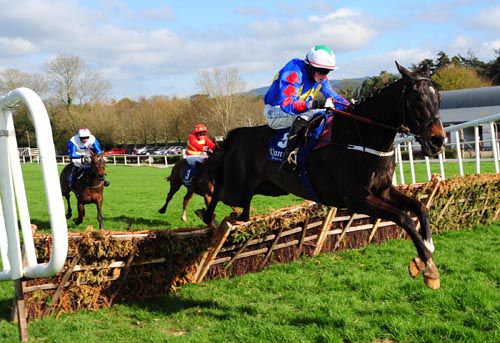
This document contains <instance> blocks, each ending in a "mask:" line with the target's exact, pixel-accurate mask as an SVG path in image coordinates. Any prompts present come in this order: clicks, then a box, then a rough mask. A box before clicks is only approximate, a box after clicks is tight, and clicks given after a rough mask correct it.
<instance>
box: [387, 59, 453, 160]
mask: <svg viewBox="0 0 500 343" xmlns="http://www.w3.org/2000/svg"><path fill="white" fill-rule="evenodd" d="M396 66H397V68H398V70H399V72H400V73H401V75H403V82H404V90H403V92H404V94H403V97H402V104H401V109H400V110H401V111H402V115H403V118H402V119H403V124H404V125H407V126H408V128H409V130H410V132H411V133H413V134H414V135H415V138H416V139H417V141H418V142H419V143H420V145H421V146H422V151H423V152H424V154H425V155H427V156H434V155H436V154H437V153H439V151H440V150H441V148H442V147H443V144H444V141H445V138H446V134H445V132H444V129H443V124H442V123H441V120H440V118H439V103H440V101H441V97H440V95H439V93H438V91H437V90H436V89H435V88H434V87H433V86H432V81H431V79H430V72H429V68H428V67H424V68H422V69H421V70H418V71H415V72H411V71H409V70H408V69H406V68H405V67H403V66H400V65H399V64H398V62H396Z"/></svg>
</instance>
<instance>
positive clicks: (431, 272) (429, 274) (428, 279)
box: [424, 258, 441, 289]
mask: <svg viewBox="0 0 500 343" xmlns="http://www.w3.org/2000/svg"><path fill="white" fill-rule="evenodd" d="M440 280H441V276H440V275H439V271H438V270H437V267H436V265H435V264H434V261H432V258H430V259H428V260H427V263H426V269H425V272H424V282H425V284H426V285H427V287H429V288H431V289H438V288H439V287H441V281H440Z"/></svg>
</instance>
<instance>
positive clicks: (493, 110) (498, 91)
mask: <svg viewBox="0 0 500 343" xmlns="http://www.w3.org/2000/svg"><path fill="white" fill-rule="evenodd" d="M440 94H441V106H440V110H439V112H440V114H441V121H442V122H443V125H444V126H445V127H447V126H450V125H455V124H460V123H464V122H468V121H471V120H475V119H480V118H483V117H487V116H491V115H494V114H500V86H494V87H481V88H469V89H460V90H453V91H443V92H440ZM499 122H500V121H497V124H498V123H499ZM496 131H497V137H499V134H498V131H499V130H498V125H497V126H496ZM479 135H480V137H481V141H485V144H484V148H491V143H490V142H491V130H490V126H489V125H488V124H485V125H480V126H479ZM461 140H462V141H463V142H465V147H466V148H467V146H468V145H470V146H471V147H472V146H473V142H474V128H473V127H471V128H467V129H463V130H462V132H461ZM448 142H449V143H451V144H453V143H454V142H455V137H454V136H453V135H452V136H451V137H448ZM468 142H470V143H468Z"/></svg>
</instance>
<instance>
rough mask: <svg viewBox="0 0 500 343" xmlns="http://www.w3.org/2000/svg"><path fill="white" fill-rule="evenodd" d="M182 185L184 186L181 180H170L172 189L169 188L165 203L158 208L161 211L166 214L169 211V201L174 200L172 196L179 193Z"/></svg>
mask: <svg viewBox="0 0 500 343" xmlns="http://www.w3.org/2000/svg"><path fill="white" fill-rule="evenodd" d="M181 186H182V182H181V181H179V182H175V181H173V180H172V181H171V182H170V190H169V192H168V194H167V197H166V199H165V204H163V206H162V208H160V209H159V210H158V212H159V213H161V214H164V213H165V212H166V211H167V206H168V203H169V202H170V201H171V200H172V198H173V197H174V194H175V193H177V191H178V190H179V188H181Z"/></svg>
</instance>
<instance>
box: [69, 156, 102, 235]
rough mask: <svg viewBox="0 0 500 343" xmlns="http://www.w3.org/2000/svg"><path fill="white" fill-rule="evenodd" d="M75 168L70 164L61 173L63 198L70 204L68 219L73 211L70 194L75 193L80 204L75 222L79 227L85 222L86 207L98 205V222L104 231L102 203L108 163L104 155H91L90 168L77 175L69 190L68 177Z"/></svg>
mask: <svg viewBox="0 0 500 343" xmlns="http://www.w3.org/2000/svg"><path fill="white" fill-rule="evenodd" d="M72 167H73V166H72V165H71V164H68V165H67V166H66V167H64V169H63V170H62V172H61V177H60V182H61V190H62V194H63V196H64V197H65V198H66V201H67V203H68V210H67V212H66V218H67V219H69V218H71V215H72V210H71V204H70V201H69V200H70V192H71V191H73V193H75V196H76V200H77V203H78V218H74V219H73V222H74V223H75V224H76V225H78V224H81V223H82V221H83V217H84V216H85V205H86V204H96V207H97V221H98V222H99V229H103V228H104V226H103V224H102V201H103V192H104V178H105V176H106V171H105V170H106V162H105V161H104V157H103V155H102V154H100V155H97V154H94V153H91V161H90V167H89V168H88V169H86V170H84V171H83V173H82V175H81V176H78V177H77V175H75V176H74V177H75V181H74V182H73V185H72V187H71V189H70V188H69V181H68V175H69V172H70V171H71V168H72Z"/></svg>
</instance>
